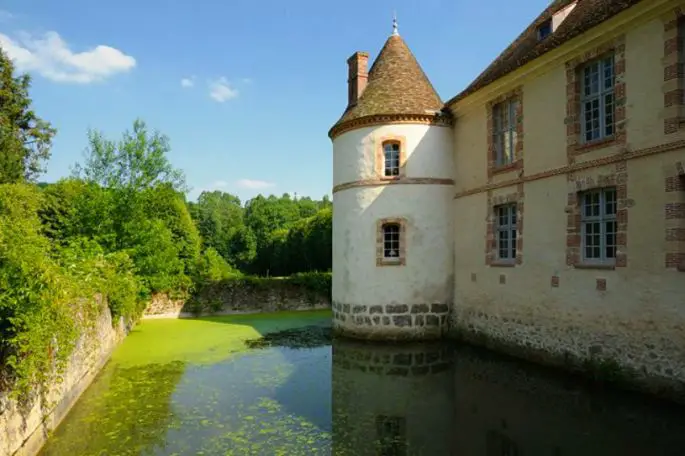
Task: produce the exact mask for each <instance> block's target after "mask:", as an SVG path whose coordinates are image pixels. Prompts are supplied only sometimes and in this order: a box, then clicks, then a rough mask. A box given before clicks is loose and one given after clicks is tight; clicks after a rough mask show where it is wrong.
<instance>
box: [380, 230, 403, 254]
mask: <svg viewBox="0 0 685 456" xmlns="http://www.w3.org/2000/svg"><path fill="white" fill-rule="evenodd" d="M383 258H385V259H386V260H387V259H399V258H400V225H399V223H386V224H385V225H383Z"/></svg>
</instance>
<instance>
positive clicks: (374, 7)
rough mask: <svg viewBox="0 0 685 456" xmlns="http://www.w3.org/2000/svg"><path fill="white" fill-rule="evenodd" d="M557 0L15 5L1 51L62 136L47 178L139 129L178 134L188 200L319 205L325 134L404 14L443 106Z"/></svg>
mask: <svg viewBox="0 0 685 456" xmlns="http://www.w3.org/2000/svg"><path fill="white" fill-rule="evenodd" d="M96 4H97V7H96V6H95V5H96ZM548 4H549V0H527V1H525V2H512V1H511V0H489V1H487V2H473V1H465V0H462V1H454V0H420V1H419V0H395V1H392V2H391V1H385V0H382V1H381V0H378V1H369V0H366V1H361V0H347V1H345V2H330V1H320V0H318V1H315V0H301V1H276V0H268V1H267V0H263V1H255V0H238V1H219V0H195V1H193V2H191V1H189V0H177V1H171V0H167V1H162V0H145V1H136V2H134V1H132V0H119V1H116V2H93V1H86V0H65V1H60V2H56V1H54V0H32V1H27V0H4V1H3V2H2V11H0V43H3V48H5V50H6V51H7V52H8V53H9V54H10V56H11V57H13V58H14V59H15V62H16V63H17V65H18V67H19V68H20V69H22V70H24V71H28V72H29V73H31V74H32V76H33V78H34V79H33V90H32V92H31V95H32V97H33V99H34V107H35V109H36V111H37V113H38V114H39V115H40V116H41V117H43V118H44V119H46V120H49V121H50V122H52V123H53V125H54V126H55V127H56V128H57V129H58V134H57V136H56V138H55V141H54V146H53V149H52V159H51V161H50V164H49V167H48V173H47V174H46V175H45V176H44V177H43V179H42V180H45V181H54V180H56V179H59V178H60V177H63V176H66V175H68V174H69V169H70V166H71V165H73V163H75V162H76V161H79V160H81V159H82V156H83V151H84V149H85V147H86V145H87V144H86V132H87V129H88V128H89V127H92V128H96V129H98V130H101V131H103V132H105V133H106V134H107V135H109V136H110V137H114V138H118V137H119V136H120V134H121V132H123V131H124V130H125V129H127V128H130V127H131V125H132V123H133V120H134V119H135V118H136V117H140V118H142V119H144V120H145V121H146V122H147V124H148V125H149V126H150V127H151V128H155V129H159V130H160V131H161V132H163V133H165V134H167V135H168V136H169V137H170V140H171V146H172V149H173V151H172V153H171V155H170V157H169V158H170V160H171V162H172V163H173V164H174V166H176V167H178V168H181V169H183V170H184V172H185V174H186V178H187V182H188V184H189V186H190V187H192V191H191V192H190V194H189V197H190V198H191V199H194V198H196V197H197V195H198V194H199V192H201V191H202V190H204V189H208V190H214V189H219V190H223V191H227V192H231V193H234V194H237V195H238V196H240V197H241V198H242V199H247V198H250V197H253V196H255V195H256V194H258V193H265V194H268V193H274V194H277V195H280V194H282V193H284V192H289V193H291V194H292V193H295V192H296V193H297V194H298V195H300V196H312V197H315V198H320V197H321V196H323V195H324V194H330V189H331V181H332V148H331V143H330V140H329V139H328V137H327V132H328V129H329V128H330V127H331V126H332V125H333V123H334V122H335V121H336V120H337V119H338V117H339V116H340V115H341V114H342V112H343V110H344V108H345V105H346V97H347V87H346V84H347V82H346V80H347V67H346V59H347V58H348V57H349V56H350V55H351V54H352V53H353V52H355V51H358V50H364V51H368V52H370V54H371V59H374V58H375V56H376V55H377V53H378V52H379V50H380V48H381V47H382V45H383V43H384V42H385V40H386V39H387V37H388V36H389V35H390V33H391V31H392V14H393V11H396V12H397V17H398V22H399V31H400V34H401V35H402V36H403V38H404V39H405V41H406V42H407V44H408V45H409V47H410V48H411V49H412V51H413V52H414V54H415V55H416V57H417V59H418V60H419V62H420V63H421V65H422V67H423V69H424V71H425V72H426V73H427V75H428V77H429V78H430V79H431V81H432V83H433V85H434V86H435V88H436V89H437V91H438V93H439V94H440V96H441V97H442V98H443V100H446V99H449V98H450V97H452V96H454V95H456V94H457V93H458V92H459V91H460V90H461V89H463V88H464V87H465V86H466V85H467V84H468V83H469V82H470V81H471V80H472V79H474V78H475V77H476V76H477V75H478V74H479V73H480V72H481V71H482V70H483V69H484V68H485V67H486V66H487V65H488V64H489V63H490V61H491V60H492V59H494V58H495V57H496V56H497V55H498V54H499V52H501V51H502V49H504V47H506V45H507V44H508V43H509V42H511V41H512V40H513V39H514V38H515V37H516V36H517V35H518V34H519V33H520V32H521V31H522V30H523V29H524V28H525V27H526V26H527V25H528V24H529V23H530V21H531V20H533V19H534V18H535V17H536V16H537V15H538V14H539V13H540V12H541V11H542V10H543V9H544V8H545V7H546V6H547V5H548ZM98 46H100V47H98Z"/></svg>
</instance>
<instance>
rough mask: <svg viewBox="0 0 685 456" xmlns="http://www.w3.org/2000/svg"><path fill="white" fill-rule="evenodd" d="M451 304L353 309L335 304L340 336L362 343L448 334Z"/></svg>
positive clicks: (335, 324) (334, 315) (396, 305)
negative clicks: (367, 340) (356, 339)
mask: <svg viewBox="0 0 685 456" xmlns="http://www.w3.org/2000/svg"><path fill="white" fill-rule="evenodd" d="M448 311H449V306H448V305H447V304H430V305H429V304H413V305H408V304H388V305H372V306H366V305H359V304H357V305H351V304H341V303H338V302H333V324H334V329H335V331H336V332H338V333H340V334H344V335H346V336H350V337H354V338H360V339H369V340H374V339H379V340H411V339H418V340H426V339H436V338H440V337H442V336H443V335H444V334H446V332H447V323H448V322H447V316H448Z"/></svg>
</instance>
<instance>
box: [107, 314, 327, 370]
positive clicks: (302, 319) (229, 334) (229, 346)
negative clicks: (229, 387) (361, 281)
mask: <svg viewBox="0 0 685 456" xmlns="http://www.w3.org/2000/svg"><path fill="white" fill-rule="evenodd" d="M330 318H331V312H330V310H315V311H299V312H277V313H265V314H251V315H222V316H213V317H202V318H195V319H151V320H142V321H141V322H140V323H139V324H138V325H137V326H136V327H135V328H134V329H133V330H132V331H131V333H130V334H129V335H128V337H127V338H126V340H124V341H123V342H122V344H121V345H120V346H119V347H118V348H117V350H115V352H114V354H113V355H112V362H113V363H116V364H118V365H121V366H134V365H144V364H165V363H170V362H174V361H182V362H189V363H193V364H207V363H214V362H218V361H221V360H223V359H226V358H228V357H229V356H231V355H232V354H235V353H239V352H242V351H245V350H247V347H246V346H245V344H244V342H245V340H248V339H256V338H259V337H261V336H263V335H265V334H268V333H271V332H276V331H281V330H284V329H291V328H297V327H300V326H306V325H313V324H328V323H330Z"/></svg>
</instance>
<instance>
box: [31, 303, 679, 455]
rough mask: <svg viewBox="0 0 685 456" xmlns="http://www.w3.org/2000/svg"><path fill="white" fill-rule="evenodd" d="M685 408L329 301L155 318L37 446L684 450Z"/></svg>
mask: <svg viewBox="0 0 685 456" xmlns="http://www.w3.org/2000/svg"><path fill="white" fill-rule="evenodd" d="M262 336H265V337H262ZM246 341H247V342H246ZM684 411H685V410H684V409H683V407H680V406H677V405H673V404H670V403H666V402H661V401H657V400H655V399H652V398H649V397H646V396H643V395H638V394H631V393H626V392H621V391H616V390H613V389H610V388H600V387H599V386H596V385H595V386H590V385H587V384H584V383H583V382H581V381H579V380H578V379H576V378H570V377H568V376H566V375H564V374H561V373H559V372H556V371H551V370H547V369H543V368H540V367H536V366H532V365H529V364H526V363H522V362H519V361H517V360H513V359H510V358H505V357H500V356H497V355H494V354H492V353H489V352H486V351H482V350H478V349H474V348H471V347H464V346H455V344H453V343H447V342H446V343H430V344H409V345H390V344H365V343H359V342H353V341H349V340H340V339H337V338H332V337H331V335H330V312H307V313H298V314H283V315H266V316H240V317H213V318H205V319H198V320H144V321H143V322H142V323H140V324H139V325H138V326H137V327H136V328H135V329H134V331H133V332H132V333H131V334H130V335H129V336H128V338H127V339H126V340H125V341H124V342H123V343H122V345H121V346H120V347H118V349H117V350H116V351H115V353H114V355H113V357H112V359H111V360H110V362H109V363H108V364H107V365H106V366H105V368H104V369H103V370H102V372H101V373H100V374H99V375H98V377H97V378H96V379H95V381H94V382H93V384H92V385H91V386H90V388H89V389H88V390H87V391H86V392H85V393H84V394H83V396H82V397H81V399H80V400H79V402H78V403H77V404H76V405H75V406H74V408H73V409H72V410H71V412H70V413H69V415H68V416H67V417H66V419H65V420H64V421H63V423H62V424H61V425H60V426H59V427H58V428H57V429H56V430H55V432H54V434H53V435H52V437H51V438H50V440H49V441H48V443H47V444H46V445H45V447H44V448H43V450H42V451H41V453H40V454H41V455H50V456H60V455H79V456H88V455H330V454H334V455H355V456H357V455H360V456H362V455H385V456H395V455H397V456H399V455H430V456H439V455H468V456H471V455H474V456H475V455H488V456H489V455H493V456H494V455H497V456H505V455H550V456H561V455H583V456H586V455H602V456H608V455H614V454H615V455H650V456H653V455H678V454H683V448H684V447H685V432H684V430H685V413H683V412H684Z"/></svg>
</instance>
